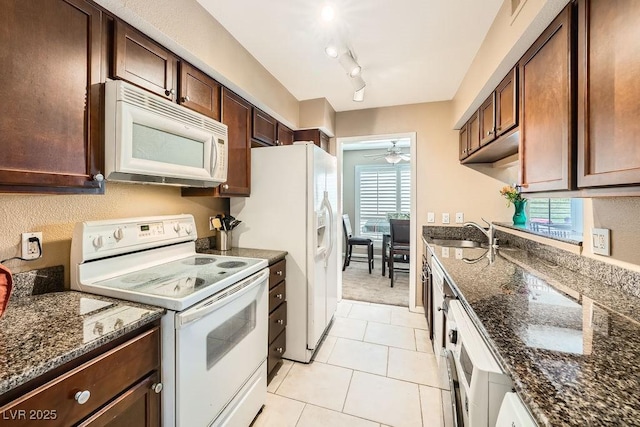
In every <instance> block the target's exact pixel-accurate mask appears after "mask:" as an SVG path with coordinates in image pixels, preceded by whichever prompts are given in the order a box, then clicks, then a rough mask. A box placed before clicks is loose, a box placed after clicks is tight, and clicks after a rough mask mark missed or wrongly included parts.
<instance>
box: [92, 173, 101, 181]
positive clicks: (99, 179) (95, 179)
mask: <svg viewBox="0 0 640 427" xmlns="http://www.w3.org/2000/svg"><path fill="white" fill-rule="evenodd" d="M93 180H94V181H96V182H102V181H104V175H102V174H101V173H100V172H98V173H97V174H95V175H94V176H93Z"/></svg>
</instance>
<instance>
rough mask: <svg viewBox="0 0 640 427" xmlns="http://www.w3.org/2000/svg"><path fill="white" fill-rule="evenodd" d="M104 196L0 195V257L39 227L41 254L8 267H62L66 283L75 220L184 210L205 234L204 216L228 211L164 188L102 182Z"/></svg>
mask: <svg viewBox="0 0 640 427" xmlns="http://www.w3.org/2000/svg"><path fill="white" fill-rule="evenodd" d="M106 185H107V187H106V194H105V195H104V196H90V195H13V194H0V236H1V238H0V259H4V258H9V257H13V256H16V255H20V233H22V232H29V231H42V233H43V236H42V237H43V240H44V242H43V243H44V245H43V251H44V256H43V258H42V259H40V260H38V261H30V262H23V261H9V262H7V263H6V265H7V267H9V268H10V269H11V270H12V271H14V272H18V271H25V270H32V269H34V268H40V267H45V266H54V265H60V264H61V265H64V267H65V283H68V281H69V251H70V250H71V236H72V234H73V227H74V225H75V223H76V222H79V221H88V220H99V219H111V218H126V217H135V216H149V215H169V214H181V213H190V214H193V215H194V217H195V218H196V225H197V229H198V237H204V236H210V235H212V232H211V231H209V226H208V219H209V216H210V215H215V214H217V213H220V212H224V211H228V209H229V201H228V199H214V198H213V197H181V196H180V189H179V188H176V187H168V186H155V185H142V184H119V183H107V184H106Z"/></svg>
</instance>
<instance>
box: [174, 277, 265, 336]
mask: <svg viewBox="0 0 640 427" xmlns="http://www.w3.org/2000/svg"><path fill="white" fill-rule="evenodd" d="M268 279H269V269H268V268H265V269H264V270H262V271H261V272H259V273H258V274H255V275H253V276H251V277H249V278H247V279H244V280H242V281H240V282H238V283H236V284H235V285H231V286H229V287H228V288H226V289H224V290H222V291H220V292H218V293H217V294H215V295H213V296H212V297H210V298H208V299H206V300H204V301H202V302H201V303H199V304H198V305H196V306H195V307H193V308H190V309H188V310H186V311H184V312H183V313H178V315H176V329H181V328H182V327H184V326H185V325H186V324H188V323H191V322H194V321H196V320H198V319H200V318H202V317H204V316H206V315H208V314H209V313H211V312H212V311H216V310H217V309H218V308H219V307H220V306H222V305H225V304H228V303H229V302H230V301H232V300H234V299H236V298H238V297H240V296H242V295H244V294H245V293H247V292H249V291H250V290H251V289H252V288H253V287H254V286H257V285H258V284H260V283H262V282H264V281H266V280H268Z"/></svg>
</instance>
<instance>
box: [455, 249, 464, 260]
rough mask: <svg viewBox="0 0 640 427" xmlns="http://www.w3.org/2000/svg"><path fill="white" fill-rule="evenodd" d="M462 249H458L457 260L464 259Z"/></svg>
mask: <svg viewBox="0 0 640 427" xmlns="http://www.w3.org/2000/svg"><path fill="white" fill-rule="evenodd" d="M462 255H463V252H462V248H456V259H462Z"/></svg>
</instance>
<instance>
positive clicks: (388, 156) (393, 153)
mask: <svg viewBox="0 0 640 427" xmlns="http://www.w3.org/2000/svg"><path fill="white" fill-rule="evenodd" d="M397 142H398V141H391V144H392V145H391V147H389V148H387V152H386V153H380V154H364V155H363V156H364V157H371V158H372V159H385V160H386V161H387V162H388V163H392V164H396V163H399V162H400V161H401V160H404V161H407V162H408V161H409V160H411V155H410V154H409V153H403V152H402V148H400V147H396V143H397Z"/></svg>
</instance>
